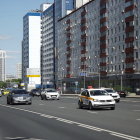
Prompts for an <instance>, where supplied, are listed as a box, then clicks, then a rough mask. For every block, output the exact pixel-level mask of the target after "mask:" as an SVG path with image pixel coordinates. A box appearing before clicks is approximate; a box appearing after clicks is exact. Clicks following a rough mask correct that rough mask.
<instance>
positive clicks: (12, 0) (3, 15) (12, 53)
mask: <svg viewBox="0 0 140 140" xmlns="http://www.w3.org/2000/svg"><path fill="white" fill-rule="evenodd" d="M45 2H53V0H1V1H0V49H2V50H5V51H6V52H7V58H6V74H16V64H17V63H21V41H22V38H23V30H22V29H23V16H24V15H25V14H26V13H27V12H28V11H30V10H35V9H39V8H40V5H41V4H42V3H45Z"/></svg>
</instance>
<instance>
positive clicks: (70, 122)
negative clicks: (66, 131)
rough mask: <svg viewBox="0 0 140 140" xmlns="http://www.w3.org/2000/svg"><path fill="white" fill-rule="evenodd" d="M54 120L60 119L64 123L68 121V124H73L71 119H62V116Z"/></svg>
mask: <svg viewBox="0 0 140 140" xmlns="http://www.w3.org/2000/svg"><path fill="white" fill-rule="evenodd" d="M56 120H58V121H61V122H65V123H69V124H74V122H73V121H70V120H66V119H62V118H57V119H56Z"/></svg>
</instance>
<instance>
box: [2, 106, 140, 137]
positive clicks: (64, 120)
mask: <svg viewBox="0 0 140 140" xmlns="http://www.w3.org/2000/svg"><path fill="white" fill-rule="evenodd" d="M0 106H3V107H8V108H12V109H16V110H21V111H25V112H31V113H35V114H39V115H40V116H41V115H42V117H45V116H47V117H48V116H50V117H52V118H55V119H56V120H63V122H67V123H68V122H69V123H70V120H66V119H63V118H59V117H55V116H51V115H47V114H42V113H38V112H34V111H30V110H25V109H21V108H17V107H11V106H7V105H2V104H0ZM138 120H139V119H138ZM71 123H73V124H77V125H78V126H79V127H84V128H87V129H90V130H94V131H95V130H96V131H103V132H108V133H109V134H110V135H114V136H117V137H121V138H124V139H127V140H140V138H138V137H134V136H130V135H126V134H122V133H118V132H115V131H111V130H107V129H102V128H99V127H94V126H91V125H86V124H82V123H79V122H74V121H71Z"/></svg>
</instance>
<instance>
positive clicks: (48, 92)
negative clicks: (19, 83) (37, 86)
mask: <svg viewBox="0 0 140 140" xmlns="http://www.w3.org/2000/svg"><path fill="white" fill-rule="evenodd" d="M40 96H41V100H43V99H46V100H47V99H57V100H59V99H60V94H59V92H58V91H57V90H55V89H44V90H42V91H41V94H40Z"/></svg>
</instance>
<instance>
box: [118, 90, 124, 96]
mask: <svg viewBox="0 0 140 140" xmlns="http://www.w3.org/2000/svg"><path fill="white" fill-rule="evenodd" d="M117 92H118V94H119V95H120V97H126V92H125V91H117Z"/></svg>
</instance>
